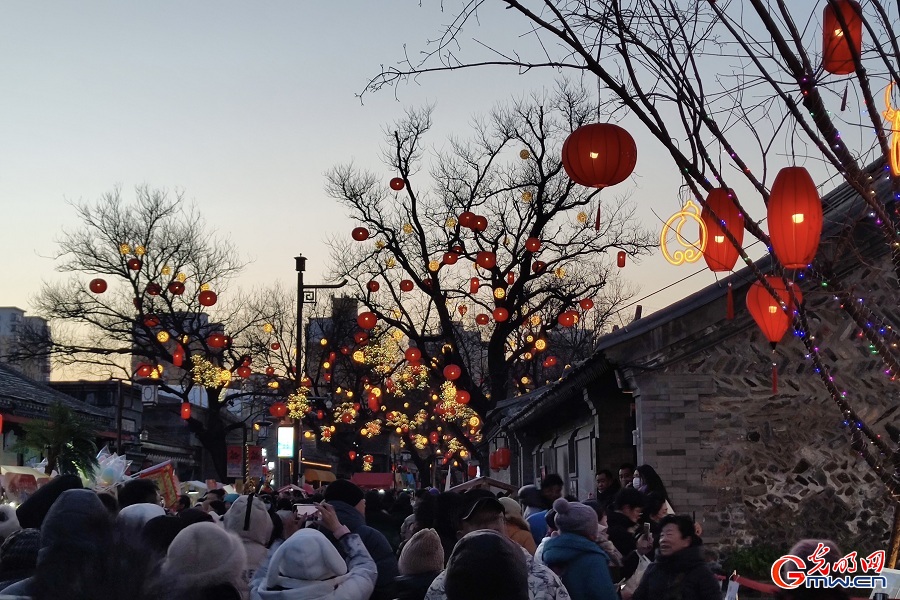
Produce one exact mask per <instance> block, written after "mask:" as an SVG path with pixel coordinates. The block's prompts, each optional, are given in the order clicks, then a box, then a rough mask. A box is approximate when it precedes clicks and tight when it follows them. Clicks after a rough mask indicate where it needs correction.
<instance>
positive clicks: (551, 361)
mask: <svg viewBox="0 0 900 600" xmlns="http://www.w3.org/2000/svg"><path fill="white" fill-rule="evenodd" d="M557 362H558V360H557V358H556V357H555V356H548V357H547V358H545V359H544V367H545V368H547V369H549V368H550V367H555V366H556V363H557Z"/></svg>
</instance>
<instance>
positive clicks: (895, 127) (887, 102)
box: [882, 81, 900, 177]
mask: <svg viewBox="0 0 900 600" xmlns="http://www.w3.org/2000/svg"><path fill="white" fill-rule="evenodd" d="M893 88H894V82H893V81H892V82H890V83H889V84H888V86H887V89H885V90H884V106H885V111H884V112H883V113H882V114H883V115H884V118H885V119H887V120H888V121H890V122H891V125H890V127H891V132H892V133H891V148H890V152H889V156H888V162H889V163H890V164H891V174H892V175H893V176H894V177H897V176H900V136H898V135H897V132H898V131H900V110H897V109H896V108H894V107H892V106H891V90H892V89H893Z"/></svg>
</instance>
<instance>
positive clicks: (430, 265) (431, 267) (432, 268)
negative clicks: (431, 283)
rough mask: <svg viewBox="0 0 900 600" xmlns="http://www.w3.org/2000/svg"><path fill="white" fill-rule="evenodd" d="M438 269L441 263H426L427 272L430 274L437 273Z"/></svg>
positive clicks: (434, 261) (433, 261)
mask: <svg viewBox="0 0 900 600" xmlns="http://www.w3.org/2000/svg"><path fill="white" fill-rule="evenodd" d="M440 268H441V263H439V262H438V261H436V260H430V261H428V270H429V271H431V272H432V273H437V272H438V270H439V269H440Z"/></svg>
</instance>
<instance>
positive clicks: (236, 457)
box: [225, 446, 244, 479]
mask: <svg viewBox="0 0 900 600" xmlns="http://www.w3.org/2000/svg"><path fill="white" fill-rule="evenodd" d="M227 452H228V454H227V455H226V456H227V462H226V471H225V477H228V478H229V479H232V478H233V479H243V478H244V474H243V473H242V472H241V467H242V466H243V463H244V455H243V453H242V452H241V447H240V446H228V449H227Z"/></svg>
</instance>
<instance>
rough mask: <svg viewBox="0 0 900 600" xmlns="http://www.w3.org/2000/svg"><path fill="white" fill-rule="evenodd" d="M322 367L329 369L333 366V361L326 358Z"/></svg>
mask: <svg viewBox="0 0 900 600" xmlns="http://www.w3.org/2000/svg"><path fill="white" fill-rule="evenodd" d="M322 368H323V369H325V370H326V371H327V370H328V369H330V368H331V363H330V362H328V361H327V360H326V361H325V362H323V363H322Z"/></svg>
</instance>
